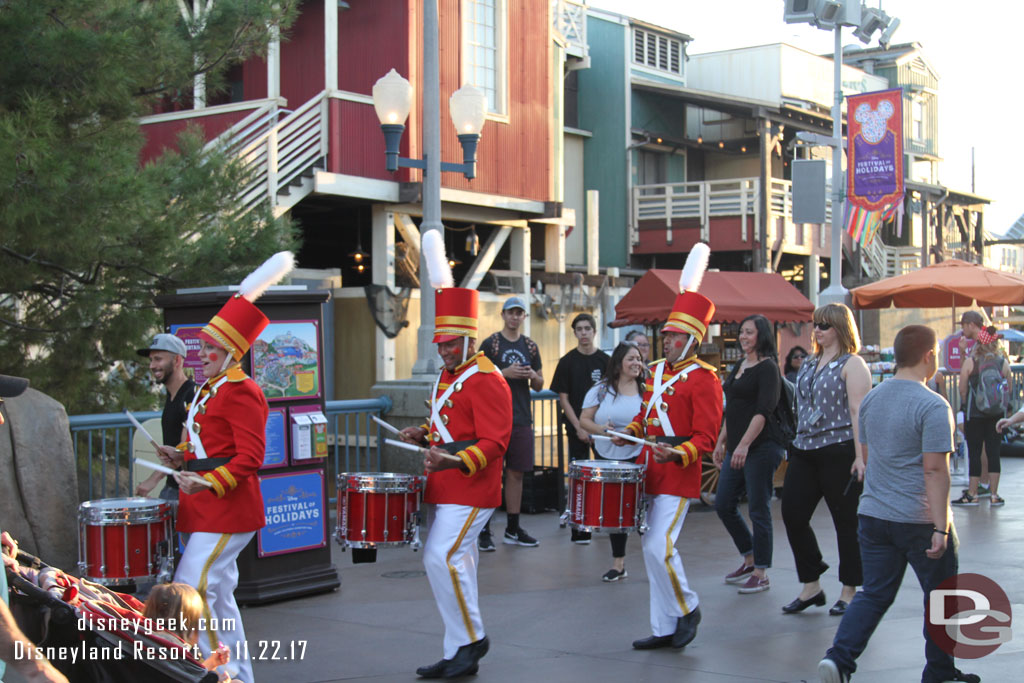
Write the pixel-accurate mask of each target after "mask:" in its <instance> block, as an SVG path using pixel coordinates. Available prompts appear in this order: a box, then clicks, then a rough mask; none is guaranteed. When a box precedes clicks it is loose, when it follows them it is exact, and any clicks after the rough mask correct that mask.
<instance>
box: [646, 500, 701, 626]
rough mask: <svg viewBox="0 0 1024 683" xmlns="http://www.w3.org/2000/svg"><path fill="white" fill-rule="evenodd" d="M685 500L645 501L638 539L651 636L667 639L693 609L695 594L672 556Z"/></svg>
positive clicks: (678, 559) (694, 606) (687, 501)
mask: <svg viewBox="0 0 1024 683" xmlns="http://www.w3.org/2000/svg"><path fill="white" fill-rule="evenodd" d="M689 508H690V500H689V499H688V498H680V497H679V496H669V495H666V494H659V495H656V496H652V497H651V498H649V499H648V506H647V525H648V527H650V528H649V530H648V531H647V532H646V533H645V534H644V535H643V536H642V537H641V538H642V539H643V548H644V565H645V566H646V568H647V579H648V581H649V582H650V584H651V633H653V634H654V635H656V636H669V635H672V634H673V633H675V630H676V621H677V620H678V619H679V617H682V616H685V615H687V614H689V613H690V612H692V611H693V610H694V609H696V608H697V602H698V601H697V594H696V593H694V592H693V591H692V590H690V586H689V584H687V583H686V574H685V573H684V572H683V562H682V560H680V558H679V553H678V552H676V547H675V546H676V539H678V538H679V532H680V531H682V528H683V520H684V519H685V518H686V511H687V510H688V509H689Z"/></svg>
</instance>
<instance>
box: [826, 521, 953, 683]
mask: <svg viewBox="0 0 1024 683" xmlns="http://www.w3.org/2000/svg"><path fill="white" fill-rule="evenodd" d="M858 536H859V538H860V559H861V564H862V566H863V568H864V585H863V586H862V587H861V590H860V591H859V592H858V593H857V595H856V596H854V598H853V601H852V602H851V603H850V606H849V607H848V608H847V609H846V614H845V615H843V620H842V621H841V622H840V623H839V630H837V631H836V635H835V638H834V639H833V641H832V648H831V649H830V650H829V651H828V653H827V654H826V657H828V658H829V659H831V660H832V661H833V662H835V663H836V666H838V667H839V669H840V670H841V671H843V672H845V673H847V674H852V673H853V672H854V671H856V670H857V664H856V659H857V657H859V656H860V653H861V652H863V651H864V648H865V647H867V644H868V640H869V639H870V638H871V634H872V633H874V631H875V628H876V627H877V626H878V623H879V622H880V621H881V620H882V617H883V616H884V615H885V612H886V610H888V609H889V606H890V605H891V604H892V603H893V600H895V599H896V592H897V591H899V589H900V584H901V583H902V582H903V574H904V573H905V572H906V570H907V565H908V564H909V565H910V567H911V568H912V569H913V570H914V573H915V574H917V581H918V583H920V584H921V590H923V591H924V604H927V601H928V595H929V593H931V591H932V589H934V588H936V587H938V585H939V584H940V583H942V582H943V581H945V580H946V579H948V578H949V577H951V576H953V575H955V574H956V573H957V548H958V546H959V544H960V543H959V541H958V540H957V537H956V531H955V530H954V529H953V527H952V526H950V528H949V541H948V543H947V546H946V552H945V553H943V555H942V557H940V558H939V559H937V560H932V559H929V558H928V557H927V556H926V555H925V554H924V551H925V550H927V549H928V548H929V547H931V544H932V525H931V524H907V523H903V522H889V521H886V520H884V519H878V518H876V517H868V516H867V515H860V523H859V527H858ZM924 641H925V644H924V655H925V659H926V660H927V664H926V665H925V667H924V672H923V673H922V674H921V681H922V683H935V682H938V681H948V680H950V679H951V678H953V675H954V672H955V671H956V668H955V667H954V666H953V656H952V655H949V654H946V653H945V652H943V651H942V650H941V649H940V648H939V646H938V645H936V644H935V643H934V642H933V641H932V639H931V638H930V637H929V636H928V630H927V628H925V630H924Z"/></svg>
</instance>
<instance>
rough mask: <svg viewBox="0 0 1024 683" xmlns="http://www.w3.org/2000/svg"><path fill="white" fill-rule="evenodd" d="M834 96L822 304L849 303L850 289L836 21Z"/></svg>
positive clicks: (840, 41)
mask: <svg viewBox="0 0 1024 683" xmlns="http://www.w3.org/2000/svg"><path fill="white" fill-rule="evenodd" d="M832 61H833V76H832V78H833V85H834V88H835V93H834V98H833V100H832V138H833V139H834V141H835V145H834V146H833V147H832V265H831V267H830V268H829V283H828V287H827V288H826V289H825V291H823V292H822V293H821V295H820V302H821V304H822V305H824V304H831V303H846V302H847V299H848V298H849V295H850V292H849V291H848V290H847V289H846V288H844V287H843V27H842V26H841V25H840V24H836V28H835V52H833V54H832Z"/></svg>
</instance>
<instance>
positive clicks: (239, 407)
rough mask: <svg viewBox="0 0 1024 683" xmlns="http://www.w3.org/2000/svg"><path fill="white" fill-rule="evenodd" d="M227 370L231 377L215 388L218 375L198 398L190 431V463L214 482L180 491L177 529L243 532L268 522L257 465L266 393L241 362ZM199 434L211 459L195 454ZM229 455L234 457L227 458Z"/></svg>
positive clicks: (263, 441)
mask: <svg viewBox="0 0 1024 683" xmlns="http://www.w3.org/2000/svg"><path fill="white" fill-rule="evenodd" d="M225 374H226V375H227V381H226V382H224V383H223V384H221V385H220V386H218V387H216V388H214V389H211V387H213V386H214V385H215V384H216V383H217V381H218V380H219V379H221V378H222V377H224V375H218V376H217V377H216V378H214V379H211V380H210V381H209V382H207V383H206V384H205V385H204V387H203V388H202V390H201V391H200V392H199V393H197V394H196V397H195V399H194V400H195V401H196V402H200V403H199V407H198V408H197V409H196V414H195V417H194V419H193V426H194V429H198V432H189V443H188V444H187V445H186V449H187V450H186V452H185V469H187V470H190V471H194V472H196V473H197V474H200V475H202V476H203V477H205V478H206V479H207V480H208V481H210V482H211V483H212V484H213V488H211V489H208V490H205V491H200V492H199V493H194V494H192V495H188V494H185V493H182V494H181V496H180V497H179V504H178V531H182V532H186V533H190V532H195V531H205V532H210V533H243V532H246V531H256V530H258V529H262V528H263V527H264V526H266V519H265V517H264V513H263V495H262V494H261V493H260V483H259V477H258V476H257V471H258V470H259V468H260V466H261V465H263V456H264V453H265V452H266V424H267V414H268V412H269V409H268V407H267V399H266V398H265V397H264V396H263V391H262V390H261V389H260V388H259V386H258V385H257V384H256V382H254V381H252V380H251V379H249V377H247V376H246V374H245V373H244V372H242V370H241V369H240V368H238V367H237V366H236V367H234V368H229V369H228V370H227V372H226V373H225ZM207 396H209V398H206V397H207ZM204 398H205V399H206V400H205V402H203V399H204ZM194 434H198V436H199V439H200V440H201V442H202V446H203V448H204V449H205V451H206V457H207V459H208V460H209V461H210V462H209V463H204V462H203V459H201V458H197V457H196V454H195V452H194V450H195V444H193V443H191V441H192V440H193V438H194ZM225 458H229V460H226V461H225V460H222V459H225ZM218 463H220V464H218ZM210 465H216V466H215V467H210Z"/></svg>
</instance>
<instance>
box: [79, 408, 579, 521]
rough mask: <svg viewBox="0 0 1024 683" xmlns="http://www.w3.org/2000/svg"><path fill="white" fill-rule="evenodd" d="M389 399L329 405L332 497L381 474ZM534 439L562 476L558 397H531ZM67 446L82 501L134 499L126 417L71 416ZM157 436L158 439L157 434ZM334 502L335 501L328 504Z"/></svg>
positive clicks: (539, 453) (542, 457)
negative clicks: (352, 478)
mask: <svg viewBox="0 0 1024 683" xmlns="http://www.w3.org/2000/svg"><path fill="white" fill-rule="evenodd" d="M391 406H392V402H391V399H390V398H389V397H387V396H381V397H379V398H367V399H357V400H349V401H327V403H326V404H325V408H326V410H325V413H326V417H327V428H328V432H327V444H328V458H327V468H326V469H327V471H326V473H325V474H326V477H327V482H328V491H329V493H330V495H331V496H332V497H333V494H334V487H335V482H336V481H337V474H338V473H339V472H379V471H381V446H382V445H383V436H384V435H383V434H382V432H381V428H380V427H379V426H378V425H377V424H376V423H375V422H373V420H371V419H370V418H371V416H373V415H376V416H381V417H383V416H384V415H385V414H387V412H388V411H390V410H391ZM531 408H532V413H533V420H534V434H535V438H536V442H535V446H536V457H535V462H536V464H537V466H539V467H553V468H556V469H557V471H558V472H560V473H563V475H564V473H565V471H566V462H565V453H566V445H565V441H564V438H563V435H562V434H560V433H559V428H558V413H559V408H558V395H557V394H555V393H554V392H552V391H549V390H543V391H537V392H532V404H531ZM132 415H133V416H134V417H135V419H137V420H138V421H139V422H144V421H146V420H150V419H159V418H160V413H159V412H157V411H147V412H135V413H132ZM68 419H69V422H70V424H71V441H72V445H73V447H74V453H75V461H76V462H77V463H78V475H79V482H80V485H79V491H80V497H81V499H82V500H95V499H97V498H120V497H128V496H131V495H133V493H134V484H133V481H134V473H135V463H134V460H133V457H132V455H133V453H132V449H133V438H134V429H133V427H132V425H131V423H130V422H129V420H128V417H127V416H126V415H125V414H124V413H104V414H96V415H73V416H71V417H69V418H68ZM155 436H157V437H159V434H156V435H155ZM332 502H333V500H332Z"/></svg>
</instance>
